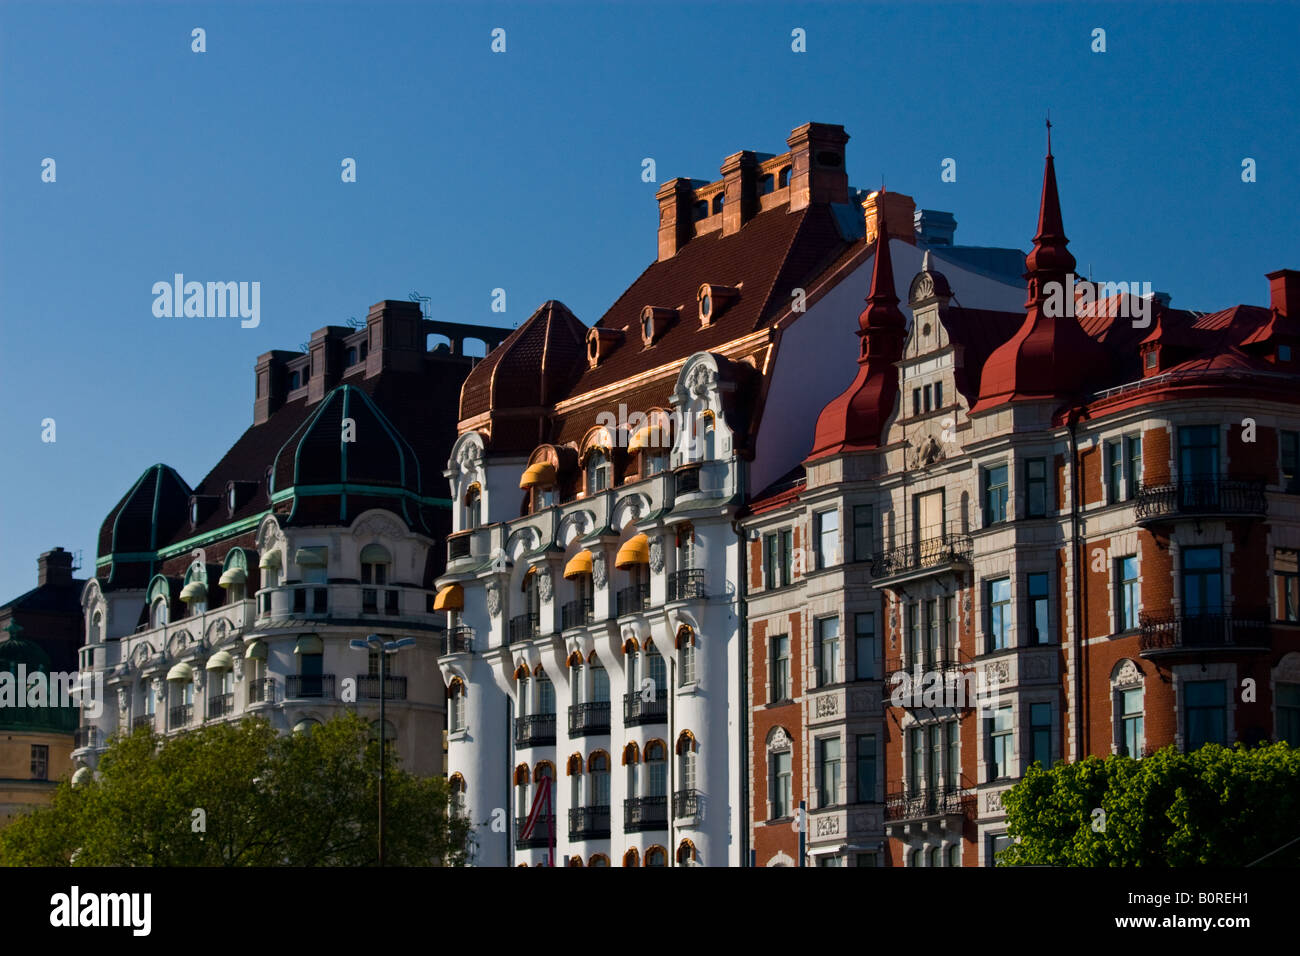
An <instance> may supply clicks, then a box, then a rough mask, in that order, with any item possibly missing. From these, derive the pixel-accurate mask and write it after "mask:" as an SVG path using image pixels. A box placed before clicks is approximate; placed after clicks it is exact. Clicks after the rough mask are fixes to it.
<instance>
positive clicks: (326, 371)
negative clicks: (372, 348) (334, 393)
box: [307, 325, 355, 405]
mask: <svg viewBox="0 0 1300 956" xmlns="http://www.w3.org/2000/svg"><path fill="white" fill-rule="evenodd" d="M354 331H355V330H354V329H350V328H348V327H347V326H345V325H327V326H325V328H323V329H317V330H316V331H315V332H313V333H312V334H311V345H309V346H308V351H309V352H310V353H311V380H310V381H309V382H308V383H307V404H308V405H311V404H313V403H315V402H319V401H320V400H321V399H322V398H324V397H325V393H326V392H328V391H329V390H330V389H332V388H333V387H334V386H335V385H337V384H338V383H339V382H340V381H341V380H342V379H343V340H344V338H346V337H347V336H349V335H351V334H352V333H353V332H354Z"/></svg>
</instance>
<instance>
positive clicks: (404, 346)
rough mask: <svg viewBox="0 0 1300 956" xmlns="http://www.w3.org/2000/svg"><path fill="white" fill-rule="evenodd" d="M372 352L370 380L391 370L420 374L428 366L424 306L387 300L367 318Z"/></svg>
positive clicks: (368, 370)
mask: <svg viewBox="0 0 1300 956" xmlns="http://www.w3.org/2000/svg"><path fill="white" fill-rule="evenodd" d="M366 331H367V332H368V333H369V337H370V343H369V345H370V350H369V352H367V354H366V378H372V377H373V376H375V375H378V374H379V373H380V372H382V371H385V370H387V369H396V370H398V371H405V372H418V371H419V370H420V369H421V368H422V367H423V365H424V315H423V314H422V313H421V312H420V303H418V302H405V301H403V300H401V299H385V300H384V301H383V302H376V303H375V304H374V305H372V306H371V307H370V312H369V314H368V315H367V316H366Z"/></svg>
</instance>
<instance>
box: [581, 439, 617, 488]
mask: <svg viewBox="0 0 1300 956" xmlns="http://www.w3.org/2000/svg"><path fill="white" fill-rule="evenodd" d="M612 475H613V467H612V466H611V465H610V461H609V455H608V454H606V452H605V450H604V449H602V448H593V449H592V450H591V451H589V452H588V453H587V484H586V491H587V494H588V495H594V494H596V493H597V492H600V491H604V490H605V489H607V488H610V487H612V486H613V481H612V480H611V478H612Z"/></svg>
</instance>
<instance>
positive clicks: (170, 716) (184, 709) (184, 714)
mask: <svg viewBox="0 0 1300 956" xmlns="http://www.w3.org/2000/svg"><path fill="white" fill-rule="evenodd" d="M193 718H194V705H193V704H179V705H177V706H176V707H172V708H170V709H169V710H168V712H167V726H168V728H170V729H171V730H175V729H176V728H177V727H188V726H189V725H190V721H191V720H192V719H193Z"/></svg>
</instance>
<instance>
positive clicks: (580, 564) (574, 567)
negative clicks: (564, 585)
mask: <svg viewBox="0 0 1300 956" xmlns="http://www.w3.org/2000/svg"><path fill="white" fill-rule="evenodd" d="M590 573H591V552H590V551H585V550H584V551H579V552H578V553H577V554H575V555H574V556H573V557H571V558H570V559H569V563H568V564H566V565H565V566H564V576H565V577H566V578H576V577H578V575H580V574H590Z"/></svg>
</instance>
